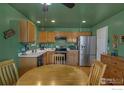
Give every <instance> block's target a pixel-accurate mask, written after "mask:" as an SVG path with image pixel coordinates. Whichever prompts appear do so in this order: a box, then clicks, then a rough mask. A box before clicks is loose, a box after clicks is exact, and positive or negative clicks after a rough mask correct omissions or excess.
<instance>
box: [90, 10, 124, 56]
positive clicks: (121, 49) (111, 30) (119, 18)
mask: <svg viewBox="0 0 124 93" xmlns="http://www.w3.org/2000/svg"><path fill="white" fill-rule="evenodd" d="M104 26H108V39H109V44H108V46H109V48H110V50H109V52H111V51H112V35H113V34H116V35H124V11H122V12H120V13H118V14H116V15H114V16H112V17H110V18H109V19H107V20H105V21H103V22H101V23H99V24H97V25H95V26H93V27H92V28H91V31H92V33H93V35H95V34H96V30H97V29H99V28H101V27H104ZM118 55H119V56H124V45H122V44H119V46H118Z"/></svg>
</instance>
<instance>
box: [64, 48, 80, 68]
mask: <svg viewBox="0 0 124 93" xmlns="http://www.w3.org/2000/svg"><path fill="white" fill-rule="evenodd" d="M78 57H79V56H78V50H71V51H68V52H67V60H66V64H68V65H73V66H78V59H79V58H78Z"/></svg>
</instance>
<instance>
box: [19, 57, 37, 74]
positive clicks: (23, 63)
mask: <svg viewBox="0 0 124 93" xmlns="http://www.w3.org/2000/svg"><path fill="white" fill-rule="evenodd" d="M35 67H37V58H34V57H32V58H31V57H30V58H28V57H24V58H23V57H22V58H20V64H19V75H20V76H21V75H23V74H24V73H25V72H27V71H29V70H31V69H32V68H35Z"/></svg>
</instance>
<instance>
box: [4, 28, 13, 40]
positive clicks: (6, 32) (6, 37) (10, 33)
mask: <svg viewBox="0 0 124 93" xmlns="http://www.w3.org/2000/svg"><path fill="white" fill-rule="evenodd" d="M3 34H4V38H5V39H8V38H10V37H12V36H14V35H15V31H14V30H13V29H8V30H7V31H5V32H3Z"/></svg>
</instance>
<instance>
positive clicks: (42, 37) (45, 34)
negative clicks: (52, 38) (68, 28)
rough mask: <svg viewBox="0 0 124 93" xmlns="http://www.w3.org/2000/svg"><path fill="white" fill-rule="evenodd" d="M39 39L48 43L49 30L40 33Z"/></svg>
mask: <svg viewBox="0 0 124 93" xmlns="http://www.w3.org/2000/svg"><path fill="white" fill-rule="evenodd" d="M38 38H39V39H38V41H39V42H41V43H47V32H45V31H42V32H40V33H39V37H38Z"/></svg>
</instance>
